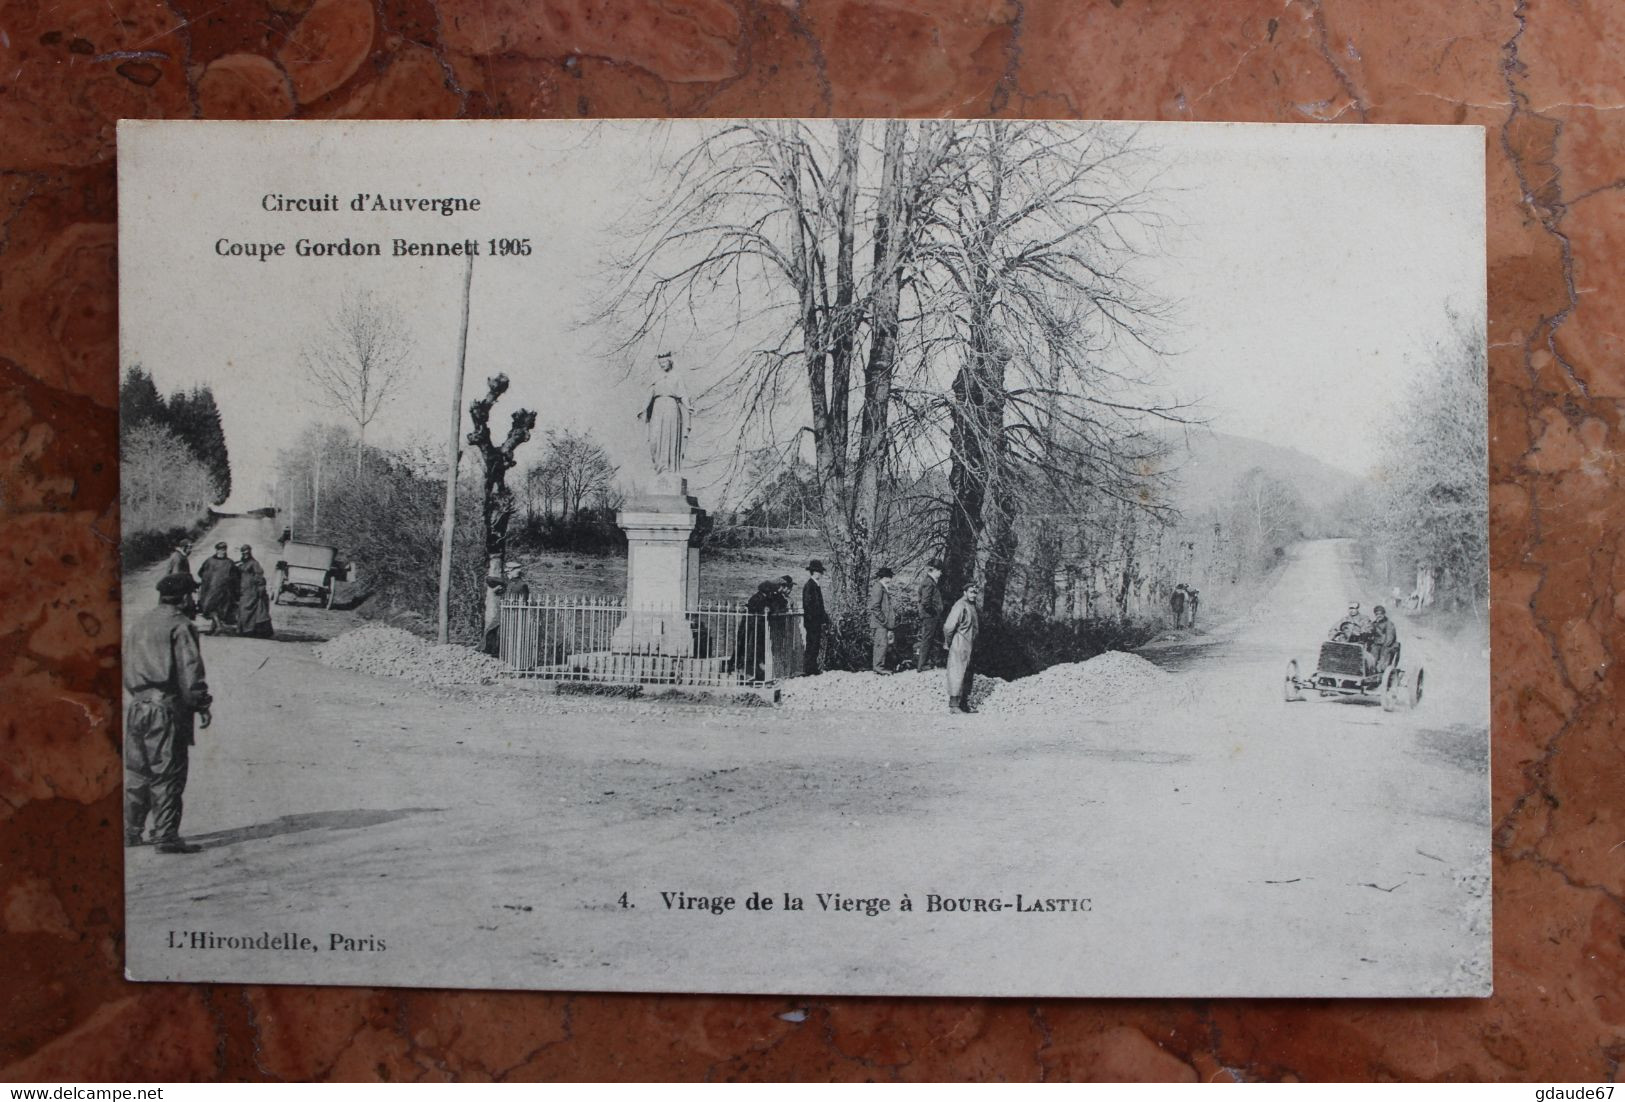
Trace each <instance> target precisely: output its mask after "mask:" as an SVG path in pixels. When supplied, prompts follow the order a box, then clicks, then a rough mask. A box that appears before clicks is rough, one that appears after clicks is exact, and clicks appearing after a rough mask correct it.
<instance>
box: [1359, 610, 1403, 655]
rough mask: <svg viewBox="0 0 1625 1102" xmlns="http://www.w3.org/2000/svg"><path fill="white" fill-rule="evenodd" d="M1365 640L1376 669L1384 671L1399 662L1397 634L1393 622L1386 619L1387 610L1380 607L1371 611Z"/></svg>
mask: <svg viewBox="0 0 1625 1102" xmlns="http://www.w3.org/2000/svg"><path fill="white" fill-rule="evenodd" d="M1366 640H1367V642H1366V645H1367V646H1368V647H1369V648H1370V650H1371V657H1372V661H1374V662H1375V663H1376V669H1378V670H1386V669H1387V668H1388V667H1389V666H1391V665H1393V664H1394V663H1395V662H1397V661H1398V660H1399V633H1398V632H1397V631H1395V630H1394V622H1393V621H1392V620H1390V619H1388V610H1387V609H1386V608H1383V607H1382V606H1381V605H1378V606H1377V607H1376V608H1373V609H1372V610H1371V626H1370V628H1369V629H1368V630H1367V631H1366Z"/></svg>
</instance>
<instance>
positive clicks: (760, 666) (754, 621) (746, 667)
mask: <svg viewBox="0 0 1625 1102" xmlns="http://www.w3.org/2000/svg"><path fill="white" fill-rule="evenodd" d="M778 599H779V583H778V582H763V583H762V584H761V585H759V586H757V587H756V592H755V593H752V594H751V595H750V600H748V601H746V602H745V616H744V618H743V619H742V620H741V621H740V623H739V637H738V639H737V640H736V642H735V645H734V669H736V670H738V671H739V672H740V673H741V674H742V675H743V676H744V678H745V680H746V681H749V682H753V683H755V682H761V681H765V680H767V618H768V615H769V614H770V613H771V612H772V611H773V606H774V603H775V602H776V601H777V600H778Z"/></svg>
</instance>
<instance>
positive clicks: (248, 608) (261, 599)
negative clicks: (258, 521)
mask: <svg viewBox="0 0 1625 1102" xmlns="http://www.w3.org/2000/svg"><path fill="white" fill-rule="evenodd" d="M241 550H242V557H241V558H239V559H238V560H237V634H239V635H253V636H257V637H259V638H261V639H269V638H271V636H272V635H273V634H274V632H273V631H272V628H271V595H270V592H269V591H268V590H267V589H266V586H265V570H264V568H263V567H261V566H260V564H259V560H258V559H256V558H254V549H253V548H252V547H250V546H249V545H248V544H246V543H245V544H243V546H242V548H241Z"/></svg>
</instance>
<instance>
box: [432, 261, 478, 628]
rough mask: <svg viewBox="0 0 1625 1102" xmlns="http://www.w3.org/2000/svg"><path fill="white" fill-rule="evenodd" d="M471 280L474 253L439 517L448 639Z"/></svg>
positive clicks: (466, 276) (466, 272) (443, 622)
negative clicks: (442, 510) (442, 509)
mask: <svg viewBox="0 0 1625 1102" xmlns="http://www.w3.org/2000/svg"><path fill="white" fill-rule="evenodd" d="M473 283H474V254H473V253H469V254H468V266H467V267H465V268H464V269H463V326H462V332H461V333H460V334H459V336H458V338H457V377H456V381H455V382H454V383H453V384H452V388H451V438H450V442H449V444H448V446H447V449H446V513H445V516H444V517H442V518H441V521H440V628H439V632H438V639H439V641H440V642H441V643H442V644H445V643H446V642H448V641H449V640H448V638H447V630H448V626H449V623H450V620H451V539H452V534H453V532H454V531H455V530H456V527H457V461H458V459H459V458H460V457H461V455H462V439H461V437H462V433H463V366H464V365H465V364H466V363H467V362H468V293H469V290H470V288H471V287H472V286H473Z"/></svg>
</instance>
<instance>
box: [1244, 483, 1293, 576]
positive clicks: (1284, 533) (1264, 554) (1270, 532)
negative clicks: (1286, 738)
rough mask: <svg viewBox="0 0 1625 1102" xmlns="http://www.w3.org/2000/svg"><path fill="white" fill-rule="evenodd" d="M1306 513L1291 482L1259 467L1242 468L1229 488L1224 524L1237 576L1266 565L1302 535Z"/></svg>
mask: <svg viewBox="0 0 1625 1102" xmlns="http://www.w3.org/2000/svg"><path fill="white" fill-rule="evenodd" d="M1307 514H1308V510H1307V508H1306V507H1305V506H1304V503H1303V498H1302V497H1301V496H1300V495H1299V493H1298V491H1297V490H1296V489H1294V488H1293V486H1292V484H1291V483H1289V482H1286V481H1285V480H1283V479H1280V478H1276V477H1274V476H1273V475H1271V474H1269V473H1268V472H1266V471H1265V470H1263V468H1261V467H1253V468H1252V469H1250V470H1248V471H1245V472H1243V473H1242V475H1241V476H1240V477H1238V478H1237V479H1236V482H1235V485H1234V487H1233V488H1232V489H1231V491H1230V502H1229V524H1228V526H1227V527H1228V529H1229V531H1230V539H1231V545H1232V547H1233V549H1234V551H1235V555H1236V569H1237V575H1238V577H1240V576H1249V575H1253V574H1257V573H1259V572H1261V571H1263V570H1264V569H1266V568H1268V567H1269V566H1270V565H1271V564H1272V563H1273V562H1274V561H1275V559H1276V558H1277V556H1278V552H1279V551H1280V550H1281V549H1284V548H1285V547H1286V546H1287V545H1288V544H1290V543H1292V542H1294V541H1295V540H1297V539H1299V538H1301V537H1302V536H1303V526H1304V518H1305V516H1307Z"/></svg>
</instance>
